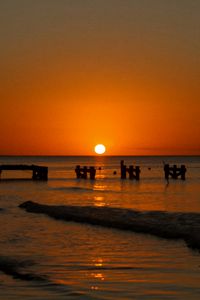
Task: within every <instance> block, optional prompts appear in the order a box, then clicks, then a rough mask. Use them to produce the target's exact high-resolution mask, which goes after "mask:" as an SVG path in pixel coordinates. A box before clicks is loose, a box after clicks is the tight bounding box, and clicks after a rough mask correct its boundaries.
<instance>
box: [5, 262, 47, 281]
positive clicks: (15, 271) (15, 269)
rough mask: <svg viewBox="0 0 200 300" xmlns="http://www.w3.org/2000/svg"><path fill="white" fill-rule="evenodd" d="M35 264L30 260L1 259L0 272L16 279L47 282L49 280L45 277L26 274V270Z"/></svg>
mask: <svg viewBox="0 0 200 300" xmlns="http://www.w3.org/2000/svg"><path fill="white" fill-rule="evenodd" d="M33 264H34V263H32V262H31V261H30V260H28V261H18V260H16V259H14V258H9V257H4V256H1V257H0V271H1V272H3V273H4V274H6V275H9V276H12V277H13V278H14V279H20V280H25V281H46V280H47V278H45V277H44V276H41V275H38V274H34V273H26V272H24V268H26V267H28V266H30V265H33Z"/></svg>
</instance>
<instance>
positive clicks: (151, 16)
mask: <svg viewBox="0 0 200 300" xmlns="http://www.w3.org/2000/svg"><path fill="white" fill-rule="evenodd" d="M0 36H1V47H0V57H1V59H0V64H1V67H0V108H1V120H0V139H1V142H0V155H93V154H94V146H95V145H96V144H98V143H102V144H104V145H105V146H106V148H107V152H106V154H107V155H159V154H160V155H164V154H170V155H173V154H182V155H185V154H192V155H196V154H198V155H199V154H200V138H199V135H200V134H199V133H200V1H199V0H168V1H167V0H1V1H0Z"/></svg>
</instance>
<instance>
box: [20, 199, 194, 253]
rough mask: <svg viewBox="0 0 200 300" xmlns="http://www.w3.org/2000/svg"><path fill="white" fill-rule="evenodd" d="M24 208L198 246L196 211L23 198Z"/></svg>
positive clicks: (54, 216)
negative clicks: (46, 202)
mask: <svg viewBox="0 0 200 300" xmlns="http://www.w3.org/2000/svg"><path fill="white" fill-rule="evenodd" d="M19 207H20V208H23V209H25V210H26V211H27V212H32V213H42V214H46V215H48V216H50V217H53V218H55V219H60V220H65V221H75V222H80V223H89V224H92V225H100V226H104V227H112V228H118V229H122V230H131V231H135V232H141V233H148V234H152V235H156V236H159V237H162V238H167V239H183V240H184V241H185V242H186V243H187V245H188V246H189V247H191V248H196V249H199V250H200V236H199V230H200V213H181V212H163V211H134V210H131V209H121V208H112V207H95V206H70V205H69V206H55V205H42V204H38V203H35V202H32V201H27V202H24V203H22V204H20V206H19Z"/></svg>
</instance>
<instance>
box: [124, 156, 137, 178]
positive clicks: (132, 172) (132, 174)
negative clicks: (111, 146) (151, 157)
mask: <svg viewBox="0 0 200 300" xmlns="http://www.w3.org/2000/svg"><path fill="white" fill-rule="evenodd" d="M127 173H128V175H129V179H131V180H133V179H135V180H139V179H140V167H139V166H136V167H134V166H133V165H131V166H129V167H126V165H125V164H124V160H121V179H126V174H127Z"/></svg>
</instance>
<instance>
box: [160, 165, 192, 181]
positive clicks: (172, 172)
mask: <svg viewBox="0 0 200 300" xmlns="http://www.w3.org/2000/svg"><path fill="white" fill-rule="evenodd" d="M186 171H187V170H186V167H185V165H181V166H180V168H178V167H177V165H173V166H171V167H170V166H169V164H165V165H164V173H165V179H166V180H169V177H171V178H172V179H178V177H179V176H180V178H181V179H182V180H185V173H186Z"/></svg>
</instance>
